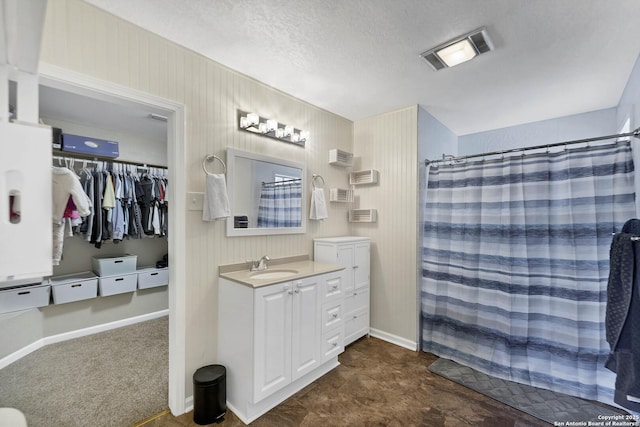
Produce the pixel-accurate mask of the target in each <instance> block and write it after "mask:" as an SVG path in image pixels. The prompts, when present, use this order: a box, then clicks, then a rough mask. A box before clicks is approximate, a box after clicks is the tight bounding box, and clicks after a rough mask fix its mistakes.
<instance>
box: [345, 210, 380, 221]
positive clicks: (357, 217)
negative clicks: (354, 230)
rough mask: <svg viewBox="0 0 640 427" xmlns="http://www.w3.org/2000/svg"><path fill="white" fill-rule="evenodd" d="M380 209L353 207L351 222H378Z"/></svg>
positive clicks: (350, 212) (350, 214)
mask: <svg viewBox="0 0 640 427" xmlns="http://www.w3.org/2000/svg"><path fill="white" fill-rule="evenodd" d="M377 220H378V211H377V210H376V209H351V210H350V211H349V222H376V221H377Z"/></svg>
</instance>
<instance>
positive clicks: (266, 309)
mask: <svg viewBox="0 0 640 427" xmlns="http://www.w3.org/2000/svg"><path fill="white" fill-rule="evenodd" d="M293 295H294V292H293V288H292V284H291V283H290V282H287V283H280V284H277V285H273V286H265V287H262V288H258V289H257V290H256V291H255V294H254V298H255V300H254V303H255V320H254V322H255V323H254V331H255V335H254V337H255V338H254V340H255V354H254V357H255V359H254V387H253V401H254V402H258V401H260V400H262V399H264V398H265V397H267V396H269V395H270V394H272V393H274V392H276V391H277V390H280V389H281V388H283V387H284V386H286V385H287V384H289V383H290V382H291V313H292V303H293Z"/></svg>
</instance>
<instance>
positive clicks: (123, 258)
mask: <svg viewBox="0 0 640 427" xmlns="http://www.w3.org/2000/svg"><path fill="white" fill-rule="evenodd" d="M137 259H138V257H137V256H136V255H105V256H94V257H93V258H92V260H91V261H92V265H93V272H94V273H96V274H97V275H98V276H101V277H102V276H115V275H118V274H129V273H135V272H136V262H137Z"/></svg>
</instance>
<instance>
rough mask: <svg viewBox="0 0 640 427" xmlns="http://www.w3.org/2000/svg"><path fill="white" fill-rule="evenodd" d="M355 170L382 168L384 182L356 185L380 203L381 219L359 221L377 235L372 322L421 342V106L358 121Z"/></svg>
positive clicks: (358, 228) (365, 202) (365, 198)
mask: <svg viewBox="0 0 640 427" xmlns="http://www.w3.org/2000/svg"><path fill="white" fill-rule="evenodd" d="M354 155H355V164H354V168H353V169H354V170H358V169H376V170H378V171H379V173H380V179H379V183H378V184H375V185H367V186H358V187H356V188H355V193H356V197H357V201H358V204H359V206H360V207H361V208H376V209H377V210H378V221H377V222H376V223H371V224H367V223H353V224H352V233H353V234H354V235H357V236H368V237H371V242H372V248H371V327H372V328H373V329H374V331H373V333H374V334H381V335H383V336H384V337H385V338H387V339H389V340H393V341H396V342H398V343H399V344H401V345H406V346H412V345H415V342H416V334H417V330H416V319H417V308H416V292H417V291H416V269H417V261H416V247H417V238H418V235H417V224H416V218H417V216H416V215H417V209H418V201H417V200H418V199H417V192H418V175H417V174H418V107H417V106H412V107H408V108H405V109H402V110H399V111H394V112H390V113H387V114H382V115H379V116H374V117H371V118H368V119H364V120H359V121H357V122H356V123H355V124H354Z"/></svg>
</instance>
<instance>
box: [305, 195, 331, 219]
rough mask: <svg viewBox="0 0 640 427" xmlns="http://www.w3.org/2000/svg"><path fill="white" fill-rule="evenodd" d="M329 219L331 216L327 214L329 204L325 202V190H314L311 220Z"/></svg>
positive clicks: (310, 212) (310, 213)
mask: <svg viewBox="0 0 640 427" xmlns="http://www.w3.org/2000/svg"><path fill="white" fill-rule="evenodd" d="M327 218H329V214H328V213H327V203H326V202H325V200H324V190H323V189H322V188H314V190H313V192H312V193H311V209H310V210H309V219H315V220H321V219H327Z"/></svg>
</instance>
